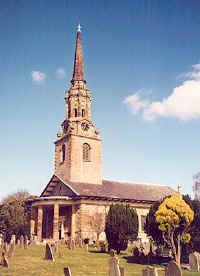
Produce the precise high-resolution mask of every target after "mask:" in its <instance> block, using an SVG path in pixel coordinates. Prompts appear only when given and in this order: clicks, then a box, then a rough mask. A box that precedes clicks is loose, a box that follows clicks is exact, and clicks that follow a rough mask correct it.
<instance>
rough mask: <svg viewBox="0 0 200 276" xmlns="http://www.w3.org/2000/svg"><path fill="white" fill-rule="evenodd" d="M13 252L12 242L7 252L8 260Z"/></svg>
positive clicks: (13, 245)
mask: <svg viewBox="0 0 200 276" xmlns="http://www.w3.org/2000/svg"><path fill="white" fill-rule="evenodd" d="M14 250H15V244H14V243H13V242H12V243H11V244H10V247H9V250H8V258H11V257H12V256H13V253H14Z"/></svg>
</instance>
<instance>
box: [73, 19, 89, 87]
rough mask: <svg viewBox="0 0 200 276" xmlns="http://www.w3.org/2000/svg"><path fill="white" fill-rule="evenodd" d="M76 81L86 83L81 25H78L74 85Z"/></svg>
mask: <svg viewBox="0 0 200 276" xmlns="http://www.w3.org/2000/svg"><path fill="white" fill-rule="evenodd" d="M75 81H83V82H86V81H85V79H84V70H83V50H82V43H81V26H80V24H79V25H78V28H77V35H76V50H75V57H74V70H73V77H72V80H71V82H72V84H73V83H74V82H75Z"/></svg>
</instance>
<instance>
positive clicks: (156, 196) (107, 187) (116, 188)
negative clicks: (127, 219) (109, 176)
mask: <svg viewBox="0 0 200 276" xmlns="http://www.w3.org/2000/svg"><path fill="white" fill-rule="evenodd" d="M58 187H59V189H58ZM58 190H59V191H60V193H58ZM173 193H176V191H175V190H173V189H172V188H170V187H168V186H161V185H149V184H137V183H128V182H119V181H111V180H103V183H102V185H98V184H87V183H74V182H64V181H63V180H62V179H60V178H59V177H58V176H56V175H53V177H52V178H51V180H50V182H49V183H48V185H47V186H46V188H45V190H44V191H43V192H42V194H41V197H48V196H56V195H57V196H58V195H59V196H70V197H72V198H77V197H78V198H80V197H93V198H94V197H95V198H108V199H109V198H110V199H116V200H117V199H121V200H131V201H132V200H135V201H151V202H152V201H157V200H160V199H161V198H163V197H165V196H168V195H171V194H173Z"/></svg>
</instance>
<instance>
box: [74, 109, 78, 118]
mask: <svg viewBox="0 0 200 276" xmlns="http://www.w3.org/2000/svg"><path fill="white" fill-rule="evenodd" d="M74 117H78V110H77V108H75V109H74Z"/></svg>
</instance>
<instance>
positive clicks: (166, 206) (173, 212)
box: [155, 194, 194, 231]
mask: <svg viewBox="0 0 200 276" xmlns="http://www.w3.org/2000/svg"><path fill="white" fill-rule="evenodd" d="M155 216H156V221H157V222H158V223H159V229H160V230H161V231H167V230H169V231H170V230H172V229H174V228H178V227H179V226H180V223H181V224H182V225H183V226H185V227H187V226H188V225H189V224H190V223H191V222H192V221H193V219H194V212H193V210H192V209H191V208H190V206H189V205H188V204H187V203H186V202H185V201H184V200H183V199H182V198H181V195H179V194H174V195H172V196H171V197H169V198H166V199H165V200H164V201H163V203H161V205H160V207H159V208H158V211H157V212H156V213H155Z"/></svg>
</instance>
